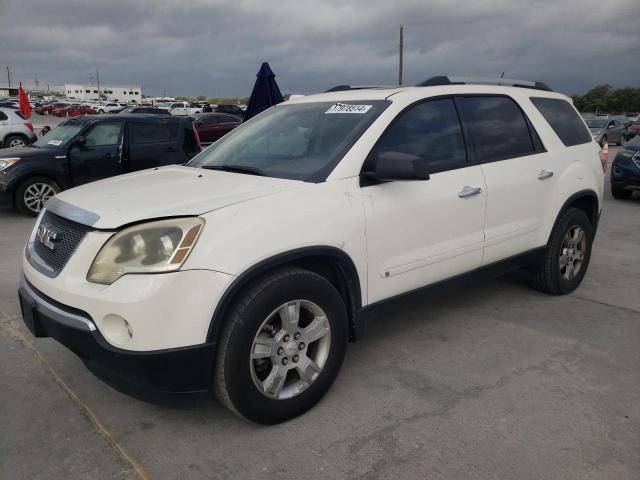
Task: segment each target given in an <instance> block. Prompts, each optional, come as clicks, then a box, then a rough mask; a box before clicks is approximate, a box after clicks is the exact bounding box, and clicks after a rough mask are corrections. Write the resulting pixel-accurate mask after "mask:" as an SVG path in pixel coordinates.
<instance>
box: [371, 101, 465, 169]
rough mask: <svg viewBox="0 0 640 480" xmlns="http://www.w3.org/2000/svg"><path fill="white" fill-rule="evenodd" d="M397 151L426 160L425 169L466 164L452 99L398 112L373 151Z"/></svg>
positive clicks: (454, 167)
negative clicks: (398, 114) (397, 115)
mask: <svg viewBox="0 0 640 480" xmlns="http://www.w3.org/2000/svg"><path fill="white" fill-rule="evenodd" d="M390 151H394V152H400V153H407V154H410V155H415V156H417V157H420V158H422V159H424V160H425V161H426V162H427V165H428V166H427V170H428V172H429V173H437V172H442V171H445V170H453V169H456V168H462V167H464V166H466V162H467V153H466V150H465V146H464V139H463V137H462V128H461V127H460V120H459V119H458V114H457V112H456V108H455V105H454V104H453V100H451V99H449V98H446V99H441V100H432V101H427V102H424V103H421V104H419V105H416V106H413V107H411V108H410V109H409V110H406V111H405V112H403V113H401V114H400V116H399V117H398V118H397V119H396V120H395V122H394V123H393V124H392V125H391V127H390V128H389V129H388V130H387V131H386V132H385V133H384V134H383V136H382V138H381V140H380V142H379V143H378V146H377V153H378V155H381V154H383V153H385V152H390Z"/></svg>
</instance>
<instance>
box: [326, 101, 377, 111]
mask: <svg viewBox="0 0 640 480" xmlns="http://www.w3.org/2000/svg"><path fill="white" fill-rule="evenodd" d="M371 107H372V105H347V104H345V103H336V104H335V105H332V106H331V108H330V109H329V110H327V111H326V112H324V113H367V112H368V111H369V109H370V108H371Z"/></svg>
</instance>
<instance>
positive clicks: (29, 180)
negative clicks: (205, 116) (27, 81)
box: [0, 114, 201, 216]
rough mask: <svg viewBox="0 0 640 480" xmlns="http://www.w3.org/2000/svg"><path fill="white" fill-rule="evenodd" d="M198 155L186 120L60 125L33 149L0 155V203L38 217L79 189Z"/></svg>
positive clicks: (102, 118) (89, 119)
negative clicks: (51, 201) (57, 198)
mask: <svg viewBox="0 0 640 480" xmlns="http://www.w3.org/2000/svg"><path fill="white" fill-rule="evenodd" d="M200 150H201V148H200V141H199V139H198V137H197V134H196V133H195V130H194V128H193V122H192V121H191V119H189V118H180V117H172V116H168V115H167V116H164V115H163V116H160V115H145V114H133V115H117V116H115V115H96V116H82V117H76V118H73V119H70V120H67V121H66V122H64V123H62V124H60V125H59V126H58V127H56V128H54V129H53V130H51V131H49V132H48V133H47V134H45V135H44V136H43V137H41V138H39V139H38V140H37V141H36V142H35V143H32V144H31V145H28V146H26V147H19V148H8V149H4V150H2V153H0V203H9V204H12V205H14V206H15V207H17V208H18V209H19V210H20V211H21V212H23V213H25V214H28V215H33V216H35V215H37V214H38V212H40V210H41V209H42V206H43V205H44V202H45V201H46V200H47V199H48V198H50V197H52V196H53V195H55V194H56V193H58V192H60V191H61V190H66V189H68V188H71V187H75V186H78V185H82V184H83V183H88V182H92V181H94V180H100V179H102V178H107V177H113V176H115V175H119V174H121V173H127V172H132V171H135V170H143V169H145V168H151V167H157V166H162V165H170V164H174V163H184V162H186V161H188V160H189V159H190V158H192V157H193V156H195V155H196V154H197V153H199V152H200Z"/></svg>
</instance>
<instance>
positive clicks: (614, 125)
mask: <svg viewBox="0 0 640 480" xmlns="http://www.w3.org/2000/svg"><path fill="white" fill-rule="evenodd" d="M585 121H586V122H587V127H589V130H590V131H591V135H592V136H593V139H594V140H595V141H596V142H598V143H599V144H600V146H602V145H604V141H605V140H607V143H613V142H615V143H617V144H618V145H622V144H623V143H624V137H625V133H626V131H627V127H625V126H624V124H622V123H621V122H620V121H618V120H616V119H612V118H602V117H595V118H587V119H585Z"/></svg>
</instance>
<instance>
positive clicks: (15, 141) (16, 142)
mask: <svg viewBox="0 0 640 480" xmlns="http://www.w3.org/2000/svg"><path fill="white" fill-rule="evenodd" d="M25 145H26V144H25V141H24V140H23V139H22V138H19V137H16V138H12V139H11V140H10V141H9V147H24V146H25Z"/></svg>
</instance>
